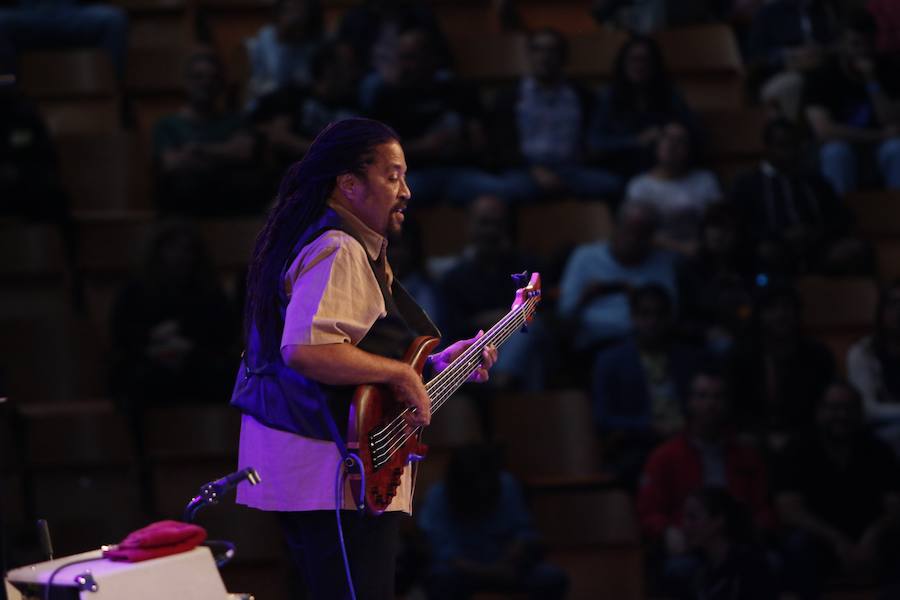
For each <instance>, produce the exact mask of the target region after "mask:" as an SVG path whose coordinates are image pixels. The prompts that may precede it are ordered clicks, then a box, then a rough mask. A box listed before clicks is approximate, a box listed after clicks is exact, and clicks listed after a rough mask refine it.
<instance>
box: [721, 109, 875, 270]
mask: <svg viewBox="0 0 900 600" xmlns="http://www.w3.org/2000/svg"><path fill="white" fill-rule="evenodd" d="M763 139H764V142H765V148H766V153H765V158H764V159H763V161H762V162H761V163H760V164H759V166H757V167H756V168H754V169H753V170H751V171H748V172H746V173H743V174H741V175H740V176H738V177H737V178H736V179H735V182H734V185H733V190H732V200H733V201H734V206H735V209H736V210H737V213H738V215H739V219H740V222H741V223H742V224H743V231H742V233H743V236H744V239H745V240H746V243H747V245H748V246H749V247H750V248H752V252H753V254H754V263H755V264H756V266H757V268H758V269H759V270H761V271H763V272H776V273H777V272H782V273H787V274H804V273H808V272H830V273H842V274H848V273H857V274H867V273H864V272H865V271H866V270H867V269H870V268H871V265H867V260H868V257H867V250H866V248H865V246H864V244H862V243H861V242H860V241H858V240H855V239H853V238H851V237H849V234H850V227H851V225H852V222H853V217H852V215H851V213H850V211H849V210H848V209H847V208H846V206H845V205H844V204H843V202H841V200H840V199H838V198H837V197H836V196H835V194H834V191H833V190H832V189H831V186H829V185H828V183H827V182H826V181H825V180H824V179H822V177H820V176H819V175H818V174H817V173H815V172H814V171H812V170H811V169H806V168H804V165H803V161H802V154H803V148H802V144H801V139H800V131H799V128H798V127H797V126H796V125H794V124H793V123H791V122H790V121H787V120H784V119H776V120H773V121H771V122H769V123H767V124H766V128H765V131H764V132H763ZM868 272H871V270H869V271H868Z"/></svg>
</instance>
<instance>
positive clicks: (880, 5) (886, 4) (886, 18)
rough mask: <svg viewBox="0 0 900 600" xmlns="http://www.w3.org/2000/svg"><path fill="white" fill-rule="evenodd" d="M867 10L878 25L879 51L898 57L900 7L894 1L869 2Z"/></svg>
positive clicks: (878, 0) (875, 0) (899, 50)
mask: <svg viewBox="0 0 900 600" xmlns="http://www.w3.org/2000/svg"><path fill="white" fill-rule="evenodd" d="M866 9H868V11H869V12H870V13H872V16H874V17H875V22H876V23H877V24H878V41H877V48H878V51H879V52H883V53H885V54H894V55H895V57H896V55H897V53H900V5H898V4H897V3H896V2H894V0H869V1H868V2H867V3H866Z"/></svg>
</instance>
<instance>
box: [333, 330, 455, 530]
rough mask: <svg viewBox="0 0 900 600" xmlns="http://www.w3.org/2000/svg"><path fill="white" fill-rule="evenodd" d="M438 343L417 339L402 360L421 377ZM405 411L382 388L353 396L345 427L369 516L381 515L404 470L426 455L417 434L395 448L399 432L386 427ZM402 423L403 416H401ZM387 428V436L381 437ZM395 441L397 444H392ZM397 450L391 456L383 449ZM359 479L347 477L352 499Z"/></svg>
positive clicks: (367, 387) (364, 387)
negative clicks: (360, 468) (355, 455)
mask: <svg viewBox="0 0 900 600" xmlns="http://www.w3.org/2000/svg"><path fill="white" fill-rule="evenodd" d="M438 342H440V340H439V339H438V338H435V337H428V336H421V337H417V338H416V339H415V340H414V341H413V343H412V344H411V345H410V347H409V349H408V350H407V351H406V355H405V356H404V357H403V361H404V362H406V363H408V364H410V365H412V366H413V368H415V370H416V371H417V372H418V373H419V374H420V375H421V374H422V370H423V368H424V367H425V361H426V359H427V358H428V355H429V354H430V353H431V351H432V350H434V348H435V346H437V345H438ZM405 408H406V406H405V405H404V404H402V403H401V402H398V401H397V400H396V399H394V397H393V394H392V393H391V390H390V389H389V388H388V386H385V385H361V386H359V387H357V388H356V392H355V393H354V395H353V404H352V405H351V407H350V419H349V423H348V426H347V442H348V443H347V446H348V447H349V448H350V449H351V450H356V451H357V452H358V453H359V457H360V459H361V460H362V463H363V471H364V473H365V486H366V490H365V498H366V510H367V511H368V512H369V513H370V514H374V515H380V514H381V513H383V512H384V511H385V510H386V509H387V507H388V505H389V504H390V503H391V500H393V498H394V496H395V495H396V493H397V487H398V486H399V485H400V477H401V475H402V474H403V468H404V467H405V466H406V465H407V464H408V463H409V462H410V461H411V460H418V459H420V458H422V457H424V456H425V453H426V452H427V447H426V446H425V445H424V444H422V443H421V441H420V435H412V436H409V438H408V439H407V440H406V441H405V442H403V443H402V445H398V444H399V443H400V442H399V440H400V439H402V438H403V437H405V436H403V435H400V434H401V433H402V429H398V426H396V425H395V426H394V427H389V424H391V423H394V422H395V421H396V419H397V418H398V417H399V415H400V413H401V412H402V411H403V410H404V409H405ZM400 418H401V420H402V417H400ZM386 427H389V429H388V431H389V432H390V433H388V434H381V433H380V432H382V431H383V430H384V429H385V428H386ZM394 440H397V442H396V443H393V442H394ZM387 448H390V449H391V450H394V449H397V448H399V449H397V450H396V451H395V452H393V453H388V452H387V451H386V450H387ZM361 479H362V478H361V477H360V476H359V475H358V474H356V475H352V476H351V477H350V486H351V487H350V489H351V490H352V491H353V495H354V498H358V497H359V487H360V485H362V481H361Z"/></svg>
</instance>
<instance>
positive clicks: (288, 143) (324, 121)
mask: <svg viewBox="0 0 900 600" xmlns="http://www.w3.org/2000/svg"><path fill="white" fill-rule="evenodd" d="M310 74H311V81H310V84H309V87H297V86H294V85H290V86H286V87H282V88H280V89H278V90H277V91H275V92H272V93H270V94H267V95H265V96H262V97H261V98H259V99H258V100H257V102H256V105H255V108H254V110H253V111H252V113H251V114H250V119H251V120H252V121H253V122H254V123H255V124H256V131H257V133H258V134H260V135H261V136H262V137H263V138H264V139H265V142H266V145H267V150H268V153H269V154H270V156H269V157H268V158H269V159H270V160H271V161H272V162H273V167H274V168H275V170H276V171H277V173H276V174H275V175H273V176H274V177H276V178H277V177H280V175H281V173H282V172H283V171H284V170H285V169H286V168H287V167H288V166H289V165H290V164H291V163H293V162H294V161H297V160H300V159H301V158H303V155H304V154H306V151H307V149H309V145H310V144H311V143H312V141H313V139H314V138H315V137H316V135H318V133H319V132H320V131H322V129H324V128H325V126H326V125H328V124H329V123H332V122H334V121H338V120H340V119H345V118H348V117H353V116H358V115H359V112H360V110H359V105H358V104H357V101H358V98H357V92H356V90H357V86H358V84H359V78H360V75H361V70H360V68H359V64H358V63H357V60H356V56H355V55H354V53H353V48H352V47H351V46H350V45H349V44H348V43H347V42H340V41H330V42H323V43H322V45H320V46H319V47H318V48H316V50H315V52H314V53H313V55H312V59H311V61H310Z"/></svg>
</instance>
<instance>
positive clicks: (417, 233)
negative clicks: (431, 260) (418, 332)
mask: <svg viewBox="0 0 900 600" xmlns="http://www.w3.org/2000/svg"><path fill="white" fill-rule="evenodd" d="M422 235H423V234H422V228H421V226H420V225H419V223H418V221H416V220H415V217H414V215H412V214H407V215H406V218H405V219H404V221H403V231H402V232H401V234H400V235H399V236H393V237H391V240H390V243H389V244H388V262H389V263H390V265H391V270H392V271H393V272H394V276H395V277H396V279H397V280H398V281H402V282H403V287H404V288H406V291H407V292H409V294H410V296H412V297H413V298H415V300H416V303H417V304H418V305H419V306H421V307H422V310H424V311H425V314H427V315H428V317H429V318H430V319H431V320H432V321H434V322H435V323H443V322H444V299H443V298H442V297H441V295H440V294H439V293H438V286H437V283H436V282H435V281H434V280H433V279H432V277H431V273H430V272H429V270H428V265H427V264H426V259H427V256H426V255H425V248H424V245H423V241H422ZM448 334H449V332H446V331H445V332H444V333H443V335H444V337H445V338H446V337H448ZM468 335H469V336H470V337H471V335H472V331H469V333H468Z"/></svg>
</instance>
